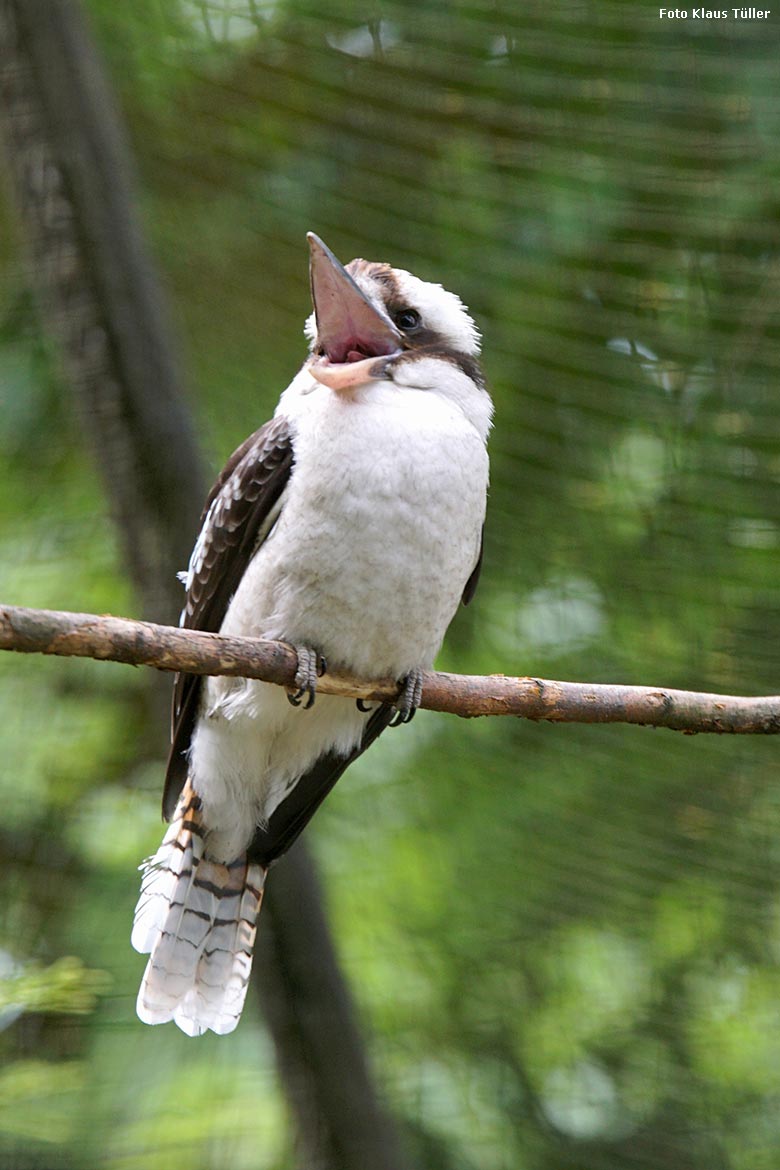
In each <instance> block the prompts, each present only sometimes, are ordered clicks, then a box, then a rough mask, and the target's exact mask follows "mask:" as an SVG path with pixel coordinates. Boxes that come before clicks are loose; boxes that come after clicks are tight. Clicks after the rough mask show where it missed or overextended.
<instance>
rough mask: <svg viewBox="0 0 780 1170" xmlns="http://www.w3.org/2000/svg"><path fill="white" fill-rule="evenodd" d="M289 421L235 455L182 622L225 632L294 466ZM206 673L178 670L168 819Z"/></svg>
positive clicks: (197, 552)
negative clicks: (231, 608)
mask: <svg viewBox="0 0 780 1170" xmlns="http://www.w3.org/2000/svg"><path fill="white" fill-rule="evenodd" d="M293 459H294V455H293V445H292V436H291V433H290V426H289V423H288V422H287V420H286V419H285V418H283V417H278V418H273V419H271V421H270V422H267V423H266V424H265V426H263V427H261V428H260V430H259V431H255V433H254V434H253V435H250V436H249V438H248V439H246V440H245V441H244V442H243V443H242V444H241V446H240V447H239V448H238V449H237V450H236V451H234V452H233V454H232V455H231V456H230V459H228V461H227V463H226V464H225V467H224V468H223V470H222V472H221V474H220V476H219V479H218V480H217V482H216V483H215V484H214V487H213V488H212V489H211V492H210V494H209V497H208V499H207V501H206V506H205V507H204V509H203V516H202V517H201V529H200V533H199V535H198V539H197V541H196V543H195V548H194V550H193V553H192V558H191V560H190V569H189V574H188V582H187V597H186V601H185V604H184V610H183V611H182V615H181V623H180V624H181V625H182V626H185V627H186V628H187V629H191V630H210V631H211V632H212V633H216V632H218V631H219V629H220V627H221V625H222V622H223V619H224V617H225V613H226V612H227V608H228V605H229V604H230V599H231V598H232V596H233V594H234V593H235V591H236V589H237V588H238V584H239V582H240V580H241V578H242V577H243V575H244V572H245V570H246V567H247V565H248V564H249V561H250V560H251V558H252V556H253V555H254V553H255V552H256V551H257V546H258V543H261V542H262V540H264V539H265V537H266V536H267V535H268V532H269V531H270V529H271V527H273V521H274V519H275V515H274V513H275V507H276V505H277V503H278V501H279V498H280V496H281V494H282V492H283V491H284V488H285V486H286V484H287V481H288V479H289V476H290V469H291V467H292V465H293ZM200 683H201V678H200V676H199V675H194V674H177V676H176V680H175V682H174V688H173V725H172V731H171V750H170V754H169V756H168V768H167V772H166V776H165V789H164V791H163V816H164V817H165V818H166V820H170V819H171V817H172V815H173V812H174V809H175V808H176V801H177V800H178V798H179V794H180V793H181V790H182V788H183V787H184V782H185V780H186V779H187V750H188V748H189V746H190V737H191V735H192V730H193V727H194V724H195V718H196V715H197V711H198V697H199V694H200Z"/></svg>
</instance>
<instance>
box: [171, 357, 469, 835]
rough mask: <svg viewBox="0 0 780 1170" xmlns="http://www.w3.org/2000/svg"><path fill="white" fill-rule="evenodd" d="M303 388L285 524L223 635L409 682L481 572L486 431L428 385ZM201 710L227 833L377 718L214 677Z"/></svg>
mask: <svg viewBox="0 0 780 1170" xmlns="http://www.w3.org/2000/svg"><path fill="white" fill-rule="evenodd" d="M300 378H301V376H299V379H296V382H294V383H293V386H292V387H291V388H290V391H288V393H287V394H286V395H285V396H284V397H283V399H282V402H281V403H280V410H281V411H282V412H283V413H284V414H286V415H287V416H288V417H290V420H291V423H292V425H293V426H294V428H295V441H294V449H295V463H294V467H293V471H292V474H291V478H290V483H289V485H288V487H287V489H286V490H285V494H284V497H283V505H282V509H281V512H280V516H279V519H278V521H277V523H276V525H275V527H274V529H273V531H272V532H271V533H270V535H269V536H268V537H267V538H266V540H265V542H264V543H263V544H262V545H261V547H260V548H259V550H258V552H257V553H256V555H255V556H254V558H253V560H252V562H251V563H250V565H249V567H248V569H247V572H246V573H245V575H244V577H243V579H242V581H241V584H240V585H239V588H238V590H237V592H236V594H235V596H234V598H233V601H232V602H231V605H230V607H229V610H228V613H227V615H226V618H225V621H224V623H223V626H222V630H223V632H225V633H232V634H244V635H252V636H257V637H266V638H279V639H283V640H285V641H288V642H292V643H303V644H306V645H310V646H313V647H315V648H316V649H317V650H319V651H320V652H321V653H322V654H324V655H325V657H326V659H327V660H328V664H329V666H331V667H332V668H334V667H335V668H339V669H344V670H348V671H353V672H354V673H356V674H357V675H358V676H362V677H366V678H370V677H372V676H373V677H380V676H386V675H390V676H392V677H395V678H401V677H403V676H404V675H406V674H408V673H409V671H410V670H412V669H413V668H416V667H423V668H425V667H429V666H430V665H431V664H432V663H433V659H434V657H435V655H436V653H437V651H438V649H439V646H440V645H441V641H442V639H443V637H444V633H445V631H446V628H447V626H448V624H449V622H450V621H451V619H452V617H453V615H454V613H455V611H456V609H457V607H458V604H459V602H460V599H461V595H462V592H463V588H464V585H465V583H466V581H467V580H468V577H469V575H470V573H471V571H472V569H473V567H474V565H475V563H476V560H477V557H478V554H479V543H480V535H481V529H482V524H483V520H484V513H485V494H486V487H487V476H488V462H487V454H486V451H485V442H484V436H483V435H482V434H480V433H479V432H478V430H477V429H476V428H475V426H474V425H473V423H472V422H470V421H469V420H468V419H467V418H466V417H465V416H464V414H463V412H462V410H460V409H458V407H457V406H456V405H455V404H453V403H452V402H451V401H450V400H448V399H447V398H446V397H444V396H442V395H439V394H433V393H431V392H430V391H426V390H417V389H412V388H408V387H407V388H399V387H397V386H393V385H391V384H389V383H371V384H369V385H367V386H365V387H363V388H362V389H361V390H360V391H358V392H357V394H356V395H355V396H354V398H344V397H341V396H339V395H338V394H336V393H334V392H333V391H331V390H330V389H329V388H327V387H324V386H317V388H316V389H314V390H312V391H311V392H309V393H303V394H302V393H301V392H300V391H301V386H302V385H303V386H304V387H305V388H306V389H308V386H309V385H310V380H309V379H307V380H306V381H305V382H304V383H301V381H300ZM203 710H204V715H205V714H206V713H208V714H207V717H206V718H203V719H201V720H200V722H199V726H198V729H197V731H196V733H195V737H194V740H193V751H192V764H193V776H194V782H195V787H196V790H197V791H198V792H199V793H200V794H201V796H204V797H208V799H207V800H205V801H204V804H206V805H208V803H209V800H210V801H211V803H212V805H214V806H216V804H219V805H220V806H222V810H221V811H220V812H219V814H218V816H217V821H218V822H219V823H220V827H221V826H222V824H223V823H224V820H225V818H226V817H229V819H230V820H231V821H234V820H235V818H236V817H237V816H238V817H240V818H243V819H245V817H246V813H247V808H246V801H247V797H249V795H250V792H251V793H253V794H254V797H253V799H254V800H255V802H256V804H255V808H254V819H253V820H252V823H253V824H254V822H255V821H256V820H257V819H258V818H259V817H263V816H268V815H270V811H271V810H272V808H273V807H274V806H275V805H276V804H277V803H278V801H279V800H280V799H281V798H282V797H283V795H284V793H285V791H286V790H287V787H288V786H289V784H290V783H291V782H292V781H294V779H296V778H297V776H298V775H300V774H301V772H302V771H303V770H305V768H307V767H308V766H310V764H311V763H312V762H313V761H314V760H315V759H316V758H317V757H318V756H319V755H320V754H321V753H322V752H323V751H326V750H330V749H331V748H333V747H334V746H335V747H336V749H337V750H339V751H342V752H344V753H345V754H346V753H347V752H348V751H349V750H350V749H351V748H352V746H353V745H354V744H356V743H357V742H358V741H359V738H360V735H361V734H362V729H363V726H364V723H365V716H364V715H362V714H361V713H360V712H358V711H357V710H356V707H355V704H354V702H353V701H352V700H341V699H333V698H330V697H327V696H320V697H319V698H318V699H317V702H316V704H315V707H314V708H313V710H312V711H307V712H302V711H300V710H294V709H293V708H292V707H290V706H289V705H288V704H287V702H286V698H285V696H284V693H283V692H282V691H281V690H280V689H279V688H275V687H271V686H269V685H268V684H263V683H252V682H246V681H243V680H228V679H210V680H208V682H207V684H206V686H205V688H204V707H203ZM228 724H229V725H230V726H229V729H228ZM215 772H216V773H218V775H219V777H220V778H221V779H220V780H219V783H215V776H214V774H215ZM237 803H238V805H241V806H243V807H242V808H241V809H239V808H238V807H236V804H237ZM228 806H232V807H231V808H230V811H229V812H228V811H227V810H228ZM215 813H216V807H215ZM250 819H252V818H250ZM212 823H215V822H212ZM243 831H245V830H243ZM236 832H238V830H237V829H236ZM236 832H234V833H233V834H232V836H231V839H230V845H229V848H228V846H227V845H226V847H225V849H226V852H230V851H231V850H232V849H233V848H234V845H235V842H234V840H233V838H234V837H235V836H236Z"/></svg>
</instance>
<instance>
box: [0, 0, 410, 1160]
mask: <svg viewBox="0 0 780 1170" xmlns="http://www.w3.org/2000/svg"><path fill="white" fill-rule="evenodd" d="M0 118H2V131H3V135H4V138H5V146H6V158H7V162H8V171H9V173H10V176H11V179H12V182H13V186H14V189H15V193H16V197H17V202H18V206H19V209H20V216H21V220H22V223H23V234H24V238H25V243H26V246H27V249H28V251H29V254H30V258H31V261H32V272H31V282H32V285H33V287H34V289H35V291H36V294H37V296H38V300H39V304H40V308H41V314H42V318H43V322H44V325H45V327H46V329H47V330H48V331H49V332H50V333H51V334H52V335H53V336H54V337H55V338H56V339H57V341H58V343H59V347H60V351H61V354H62V358H63V364H64V367H65V370H66V373H67V375H68V379H69V382H70V384H71V386H72V388H73V391H74V399H75V402H76V404H77V408H78V410H79V412H80V415H81V418H82V420H83V424H84V429H85V433H86V435H87V437H88V439H89V442H90V445H91V449H92V452H93V455H94V457H95V459H96V461H97V463H98V465H99V467H100V470H101V473H102V476H103V481H104V484H105V488H106V492H107V494H108V498H109V499H110V501H111V506H112V509H113V512H114V516H115V518H116V522H117V525H118V530H119V533H120V539H121V541H122V547H123V555H124V556H125V558H126V561H127V566H128V574H129V575H130V576H131V577H132V580H133V582H134V584H135V586H136V588H137V589H138V591H139V595H140V597H141V600H142V608H143V613H144V616H145V617H147V618H150V619H153V620H157V621H167V620H170V619H171V618H172V617H173V616H174V615H175V613H176V610H177V609H178V607H179V604H180V592H181V591H180V588H179V586H178V584H177V582H176V580H175V571H176V570H177V569H179V568H182V567H183V566H184V565H185V564H186V561H187V558H188V556H189V549H190V545H191V541H192V538H193V536H194V534H195V530H196V525H197V517H198V514H199V511H200V508H201V505H202V502H203V499H204V497H205V486H206V485H205V481H204V476H203V470H202V462H201V458H200V453H199V451H198V447H197V444H196V441H195V437H194V428H193V425H192V421H191V418H190V414H189V412H188V410H187V408H186V405H185V403H184V400H183V399H182V396H181V392H180V384H179V376H178V366H177V361H176V356H175V353H174V351H173V347H172V345H171V339H170V332H169V329H168V326H167V318H166V313H165V306H164V303H163V298H162V295H161V291H160V287H159V284H158V281H157V279H156V277H155V273H154V269H153V266H152V264H151V263H150V260H149V258H148V255H147V253H146V249H145V247H144V242H143V239H142V234H141V231H140V228H139V225H138V222H137V219H136V217H135V214H134V212H133V174H132V165H131V163H130V155H129V152H128V149H127V145H126V143H125V140H124V136H123V132H122V128H121V121H120V119H119V117H118V115H117V111H116V107H115V103H114V101H113V98H112V94H111V91H110V88H109V86H108V84H107V82H106V80H105V78H104V76H103V72H102V69H101V66H100V62H99V59H98V57H97V55H96V52H95V49H94V46H93V43H92V40H91V37H90V34H89V29H88V27H87V25H86V23H85V20H84V17H83V14H82V12H81V10H80V7H79V5H78V4H77V3H76V2H75V0H0ZM128 930H129V924H128ZM260 934H261V937H262V936H263V935H265V940H264V943H263V944H261V948H260V955H259V958H260V961H259V962H258V963H257V964H256V975H255V983H254V985H255V987H256V988H257V991H258V993H259V996H260V1000H261V1003H262V1006H263V1010H264V1011H265V1013H266V1017H267V1019H268V1023H269V1027H270V1030H271V1033H272V1035H273V1038H274V1041H275V1044H276V1050H277V1056H278V1063H279V1069H280V1073H281V1076H282V1080H283V1083H284V1086H285V1090H286V1092H287V1094H288V1097H289V1100H290V1104H291V1107H292V1112H293V1114H294V1116H295V1118H296V1121H297V1127H298V1133H299V1138H300V1147H301V1163H302V1164H303V1165H305V1166H306V1167H307V1170H312V1168H314V1167H316V1168H318V1170H367V1167H372V1168H377V1170H396V1168H399V1167H401V1166H402V1165H403V1162H402V1159H401V1156H400V1154H399V1152H398V1147H397V1142H396V1139H395V1135H394V1131H393V1128H392V1125H391V1123H390V1122H389V1120H388V1119H387V1117H386V1115H385V1114H384V1111H383V1110H382V1108H381V1106H380V1105H379V1102H378V1100H377V1098H376V1095H375V1092H374V1089H373V1086H372V1084H371V1080H370V1077H369V1074H368V1070H367V1066H366V1058H365V1053H364V1049H363V1045H362V1042H361V1038H360V1035H359V1033H358V1031H357V1028H356V1026H355V1020H354V1011H353V1009H352V1005H351V1001H350V995H349V992H348V990H347V988H346V986H345V984H344V980H343V978H342V976H341V973H340V971H339V967H338V963H337V959H336V956H335V951H334V947H333V943H332V940H331V937H330V934H329V931H328V928H327V925H326V922H325V918H324V915H323V911H322V906H321V900H320V896H319V890H318V887H317V883H316V880H315V877H314V874H313V870H312V865H311V861H310V860H309V858H308V856H307V854H306V851H305V849H303V848H298V849H296V850H294V851H293V852H292V853H291V854H290V855H289V857H288V858H285V860H284V862H283V863H282V864H281V865H280V866H279V867H278V869H277V870H275V872H274V875H273V880H272V881H271V882H270V883H269V893H268V899H267V904H266V909H265V911H264V914H263V917H262V920H261V931H260ZM129 945H130V944H129V940H128V947H129ZM140 1026H141V1025H140V1024H139V1027H140ZM228 1042H229V1041H228Z"/></svg>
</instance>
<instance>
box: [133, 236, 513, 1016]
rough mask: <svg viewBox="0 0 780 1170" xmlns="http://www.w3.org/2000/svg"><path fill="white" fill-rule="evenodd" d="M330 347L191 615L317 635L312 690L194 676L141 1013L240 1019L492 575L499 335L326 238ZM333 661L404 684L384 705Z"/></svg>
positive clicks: (251, 454) (196, 595)
mask: <svg viewBox="0 0 780 1170" xmlns="http://www.w3.org/2000/svg"><path fill="white" fill-rule="evenodd" d="M308 238H309V246H310V250H311V265H310V272H311V292H312V299H313V302H314V313H313V314H312V316H311V317H310V318H309V320H308V322H307V325H306V333H307V335H308V337H309V340H310V342H311V349H310V354H309V356H308V358H307V359H306V361H305V362H304V364H303V367H302V368H301V370H300V372H299V373H298V374H297V375H296V376H295V378H294V379H293V381H292V382H291V383H290V385H289V386H288V388H287V389H286V390H285V392H284V393H283V394H282V396H281V399H280V401H279V405H278V407H277V409H276V413H275V414H274V417H273V418H272V419H271V421H270V422H268V423H266V424H265V426H263V427H261V428H260V430H258V431H255V433H254V434H253V435H250V436H249V438H248V439H247V440H246V441H245V442H244V443H242V444H241V446H240V447H239V448H238V450H237V451H235V452H234V453H233V455H231V457H230V459H229V460H228V462H227V464H226V465H225V468H224V470H223V471H222V473H221V475H220V476H219V479H218V480H217V482H216V484H215V485H214V487H213V489H212V491H211V494H210V496H209V498H208V500H207V502H206V506H205V509H204V512H203V519H202V526H201V530H200V535H199V536H198V538H197V542H196V544H195V548H194V551H193V553H192V558H191V560H190V565H189V569H188V570H187V573H186V574H183V575H182V576H183V578H184V583H185V586H186V590H187V596H186V603H185V607H184V611H183V613H182V619H181V624H182V625H183V626H185V627H187V628H189V629H198V630H211V631H220V632H222V633H223V634H231V635H245V636H250V637H255V638H272V639H280V640H282V641H285V642H288V643H291V644H292V645H293V646H294V647H295V648H296V650H297V652H298V662H299V668H298V675H297V677H296V688H297V689H296V691H295V692H294V693H287V692H285V691H284V690H283V689H282V688H280V687H277V686H274V685H271V684H270V683H264V682H259V681H255V680H252V679H239V678H224V677H222V678H201V677H199V676H195V675H189V674H180V675H179V676H178V677H177V679H176V683H175V689H174V701H173V734H172V746H171V753H170V758H169V761H168V771H167V777H166V783H165V792H164V796H163V812H164V815H165V817H166V818H167V819H169V820H170V822H171V823H170V825H169V828H168V831H167V832H166V834H165V837H164V839H163V842H162V844H161V846H160V848H159V849H158V851H157V853H156V854H155V855H154V857H152V858H150V859H149V860H148V861H147V862H146V863H145V864H144V867H143V870H144V874H143V880H142V884H141V897H140V900H139V902H138V906H137V909H136V914H135V923H134V927H133V936H132V939H133V945H134V946H135V948H136V949H137V950H139V951H141V952H144V953H149V956H150V957H149V961H148V964H147V967H146V972H145V974H144V977H143V982H142V984H141V989H140V991H139V994H138V1004H137V1008H138V1014H139V1016H140V1017H141V1019H142V1020H144V1021H146V1022H147V1023H149V1024H160V1023H163V1022H165V1021H166V1020H171V1019H173V1020H174V1021H175V1022H176V1023H177V1024H178V1026H179V1027H180V1028H181V1029H182V1030H183V1031H184V1032H187V1033H188V1034H189V1035H191V1036H195V1035H200V1034H201V1033H203V1032H205V1031H206V1030H207V1029H211V1030H212V1031H214V1032H219V1033H225V1032H230V1031H232V1030H233V1028H235V1026H236V1024H237V1022H238V1019H239V1016H240V1014H241V1010H242V1007H243V1004H244V997H245V995H246V987H247V981H248V979H249V972H250V968H251V963H252V946H253V943H254V938H255V930H256V925H255V924H256V919H257V913H258V911H259V909H260V903H261V899H262V896H263V886H264V883H265V877H266V872H267V870H268V867H269V866H270V865H271V863H272V862H273V861H275V860H276V858H277V857H279V856H280V855H281V854H282V853H284V852H285V850H286V849H288V848H289V847H290V845H291V844H292V843H293V841H294V840H295V839H296V837H297V836H298V834H299V833H300V832H301V830H302V829H303V828H304V826H305V825H306V823H307V822H308V820H309V819H310V817H311V816H312V815H313V814H314V812H315V811H316V809H317V808H318V807H319V805H320V804H321V802H322V801H323V799H324V798H325V796H326V795H327V794H328V792H329V791H330V790H331V788H332V787H333V785H334V784H335V783H336V781H337V780H338V778H339V777H340V776H341V774H342V773H343V771H344V769H345V768H346V767H347V766H348V765H349V764H350V763H351V762H352V761H353V760H355V759H357V757H358V756H359V755H360V754H361V753H362V752H364V751H365V750H366V748H367V747H369V746H370V744H372V743H373V742H374V740H375V739H376V738H377V736H378V735H380V734H381V733H382V731H384V729H385V728H386V727H387V726H388V725H389V724H391V723H393V722H399V721H400V722H403V721H404V720H406V719H408V718H409V717H410V716H411V714H413V712H414V710H415V708H416V706H417V705H418V704H419V701H420V679H421V674H422V671H423V670H425V669H428V668H430V667H431V665H432V664H433V660H434V657H435V655H436V653H437V652H438V650H439V647H440V645H441V643H442V639H443V637H444V633H445V631H446V629H447V626H448V625H449V623H450V621H451V619H452V617H453V615H454V614H455V612H456V610H457V608H458V605H459V603H460V602H461V600H462V601H463V602H468V601H469V600H470V599H471V597H472V595H473V593H474V589H475V587H476V583H477V577H478V574H479V568H480V562H481V556H482V528H483V522H484V517H485V499H486V493H487V484H488V457H487V451H486V440H487V435H488V430H489V428H490V420H491V414H492V405H491V401H490V397H489V395H488V393H487V391H486V390H485V386H484V383H483V380H482V375H481V373H480V368H479V365H478V363H477V355H478V353H479V334H478V332H477V329H476V327H475V325H474V322H473V321H472V319H471V317H470V316H469V315H468V313H467V311H466V309H465V307H464V306H463V304H462V303H461V301H460V300H459V299H458V297H457V296H455V295H454V294H453V293H450V292H447V291H445V289H443V288H442V287H441V286H440V285H437V284H429V283H427V282H425V281H423V280H419V279H418V278H417V277H415V276H412V275H411V274H410V273H408V272H404V271H402V270H401V269H396V268H391V267H390V266H389V265H388V264H379V263H369V262H368V261H365V260H353V261H352V262H351V263H350V264H348V265H347V267H346V268H344V267H342V265H341V264H340V263H339V261H338V260H337V259H336V257H335V256H334V255H333V253H332V252H331V251H330V250H329V249H328V248H327V247H326V246H325V244H323V242H322V241H321V240H320V239H319V238H318V237H317V236H315V235H313V234H310V235H309V237H308ZM325 663H327V666H328V668H333V669H337V670H339V671H343V672H348V673H350V674H352V675H355V676H358V677H360V678H366V679H368V678H380V677H392V678H396V679H398V680H399V683H400V684H401V687H400V692H399V698H398V700H397V701H396V703H395V704H394V705H390V704H387V705H377V706H375V707H374V708H373V709H367V708H366V707H365V706H364V705H363V704H362V703H359V702H358V703H356V702H355V701H354V700H352V699H348V698H342V697H336V696H332V695H325V694H321V695H319V696H318V697H317V699H316V702H314V696H315V691H316V686H317V677H318V673H319V672H321V671H322V669H324V664H325Z"/></svg>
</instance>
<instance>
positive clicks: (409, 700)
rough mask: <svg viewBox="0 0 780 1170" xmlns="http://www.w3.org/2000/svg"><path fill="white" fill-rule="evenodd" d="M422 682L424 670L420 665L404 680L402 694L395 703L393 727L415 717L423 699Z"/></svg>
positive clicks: (409, 721) (408, 721)
mask: <svg viewBox="0 0 780 1170" xmlns="http://www.w3.org/2000/svg"><path fill="white" fill-rule="evenodd" d="M422 684H423V672H422V670H420V668H419V667H418V668H417V669H415V670H411V671H410V672H409V674H407V676H406V678H405V679H404V680H403V684H402V686H401V691H400V694H399V695H398V698H397V699H396V700H395V702H394V703H393V706H394V707H395V710H396V714H395V716H394V718H393V721H392V723H391V724H390V726H391V727H400V725H401V724H402V723H411V721H412V719H414V716H415V712H416V711H417V708H418V707H419V706H420V702H421V701H422V690H423V686H422Z"/></svg>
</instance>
